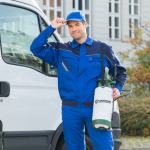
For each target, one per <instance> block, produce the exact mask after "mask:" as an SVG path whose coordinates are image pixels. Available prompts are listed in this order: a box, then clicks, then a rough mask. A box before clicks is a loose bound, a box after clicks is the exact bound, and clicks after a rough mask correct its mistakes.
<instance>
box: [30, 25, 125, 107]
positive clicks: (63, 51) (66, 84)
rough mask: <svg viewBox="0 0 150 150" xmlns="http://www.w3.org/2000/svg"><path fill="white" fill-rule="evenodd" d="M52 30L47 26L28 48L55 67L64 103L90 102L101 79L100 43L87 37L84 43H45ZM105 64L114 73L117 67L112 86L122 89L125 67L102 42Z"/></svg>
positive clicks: (78, 105)
mask: <svg viewBox="0 0 150 150" xmlns="http://www.w3.org/2000/svg"><path fill="white" fill-rule="evenodd" d="M54 31H55V29H54V28H53V27H52V26H51V25H50V26H48V27H47V28H46V29H45V30H44V31H43V32H41V34H40V35H39V36H38V37H37V38H36V39H35V40H34V41H33V43H32V44H31V47H30V50H31V51H32V53H33V54H34V55H35V56H37V57H39V58H40V59H42V60H43V61H45V62H47V63H49V64H51V65H53V66H55V67H56V68H57V69H58V89H59V94H60V97H61V99H62V101H63V104H64V105H69V106H75V107H88V106H91V105H92V104H93V100H94V92H95V88H96V87H97V82H96V81H97V80H98V79H100V78H101V42H100V41H96V40H93V39H91V38H90V37H89V36H88V38H87V40H86V42H85V43H83V44H79V43H78V42H77V41H76V40H74V39H73V41H72V42H68V43H60V42H57V43H55V42H49V43H48V42H47V39H48V38H49V37H50V36H51V35H52V34H53V32H54ZM103 49H104V67H108V68H109V74H110V75H112V76H113V71H114V64H116V66H117V81H116V85H115V87H116V88H118V89H119V91H120V92H121V90H122V87H123V84H124V82H125V80H126V73H125V72H126V69H125V68H124V67H123V66H122V65H121V64H120V62H119V60H118V59H117V57H116V56H115V54H114V52H113V51H112V49H111V47H110V46H109V45H107V44H106V43H104V45H103Z"/></svg>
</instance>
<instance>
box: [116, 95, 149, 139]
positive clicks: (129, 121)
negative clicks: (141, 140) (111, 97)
mask: <svg viewBox="0 0 150 150" xmlns="http://www.w3.org/2000/svg"><path fill="white" fill-rule="evenodd" d="M118 104H119V109H120V121H121V131H122V133H121V134H122V135H129V136H150V94H148V93H145V96H143V97H137V96H136V95H131V96H129V97H128V98H127V97H126V98H121V99H119V100H118Z"/></svg>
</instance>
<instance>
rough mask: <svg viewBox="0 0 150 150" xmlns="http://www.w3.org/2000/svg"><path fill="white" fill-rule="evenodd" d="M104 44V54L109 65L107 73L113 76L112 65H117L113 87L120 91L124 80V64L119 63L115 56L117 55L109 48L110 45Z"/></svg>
mask: <svg viewBox="0 0 150 150" xmlns="http://www.w3.org/2000/svg"><path fill="white" fill-rule="evenodd" d="M104 45H105V50H106V51H105V55H106V59H107V62H108V65H109V74H110V75H111V76H113V74H114V66H115V65H116V67H117V71H116V72H117V75H116V78H117V80H116V85H115V88H117V89H118V90H119V91H120V92H121V91H122V88H123V85H124V83H125V81H126V69H125V67H124V66H122V65H121V63H120V62H119V59H118V58H117V56H116V55H115V53H114V52H113V50H112V49H111V47H110V46H109V45H106V44H104Z"/></svg>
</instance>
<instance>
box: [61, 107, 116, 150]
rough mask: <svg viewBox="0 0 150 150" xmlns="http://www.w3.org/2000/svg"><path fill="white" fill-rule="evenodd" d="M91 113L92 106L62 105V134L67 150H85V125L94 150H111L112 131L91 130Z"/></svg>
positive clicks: (112, 145)
mask: <svg viewBox="0 0 150 150" xmlns="http://www.w3.org/2000/svg"><path fill="white" fill-rule="evenodd" d="M92 113H93V106H90V107H71V106H66V105H63V107H62V120H63V132H64V138H65V143H66V145H67V149H68V150H86V148H85V138H84V134H85V130H84V126H85V124H86V126H87V130H88V133H89V135H90V138H91V142H92V144H93V146H94V148H95V150H113V148H114V143H113V138H112V131H111V130H108V131H107V130H97V129H94V128H92Z"/></svg>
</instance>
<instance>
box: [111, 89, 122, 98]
mask: <svg viewBox="0 0 150 150" xmlns="http://www.w3.org/2000/svg"><path fill="white" fill-rule="evenodd" d="M112 92H113V94H112V97H113V98H114V100H115V99H116V98H118V97H119V96H120V91H119V90H118V89H117V88H114V89H112Z"/></svg>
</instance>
